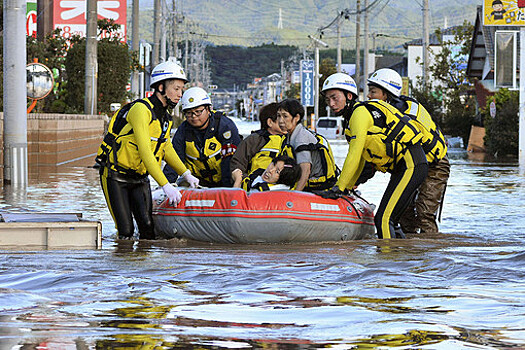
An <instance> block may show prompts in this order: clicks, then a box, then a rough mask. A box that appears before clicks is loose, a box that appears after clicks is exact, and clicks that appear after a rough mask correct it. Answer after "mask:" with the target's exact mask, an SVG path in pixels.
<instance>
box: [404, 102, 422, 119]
mask: <svg viewBox="0 0 525 350" xmlns="http://www.w3.org/2000/svg"><path fill="white" fill-rule="evenodd" d="M409 105H410V109H409V110H408V111H406V114H410V115H413V116H415V117H417V110H418V109H419V105H418V104H417V103H409Z"/></svg>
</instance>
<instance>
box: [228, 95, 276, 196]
mask: <svg viewBox="0 0 525 350" xmlns="http://www.w3.org/2000/svg"><path fill="white" fill-rule="evenodd" d="M277 107H278V104H277V103H276V102H272V103H269V104H267V105H265V106H263V107H262V108H261V110H260V112H259V121H260V122H261V129H259V130H257V131H254V132H252V133H251V134H250V135H249V136H248V137H246V138H245V139H244V140H242V141H241V143H240V144H239V146H238V147H237V151H236V152H235V154H234V155H233V157H232V160H231V163H230V167H231V169H234V170H233V171H232V179H233V187H242V188H243V189H244V190H248V189H249V188H248V186H249V184H250V183H251V180H250V178H249V176H250V175H251V174H253V173H255V172H262V171H264V169H266V167H268V165H269V164H270V163H271V162H272V159H273V158H275V157H276V156H277V155H279V154H280V153H281V148H282V144H283V140H284V133H283V131H282V130H281V128H280V127H279V123H278V122H277Z"/></svg>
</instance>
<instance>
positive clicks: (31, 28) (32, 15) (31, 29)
mask: <svg viewBox="0 0 525 350" xmlns="http://www.w3.org/2000/svg"><path fill="white" fill-rule="evenodd" d="M26 35H28V36H36V11H31V12H29V13H28V14H27V18H26Z"/></svg>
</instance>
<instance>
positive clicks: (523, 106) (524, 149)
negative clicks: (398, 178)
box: [4, 27, 525, 175]
mask: <svg viewBox="0 0 525 350" xmlns="http://www.w3.org/2000/svg"><path fill="white" fill-rule="evenodd" d="M524 43H525V27H520V67H525V45H524ZM4 52H5V51H4ZM4 101H5V99H4ZM519 102H520V103H519V106H520V107H519V123H518V129H519V134H518V135H519V141H518V149H519V150H518V152H519V153H518V157H519V158H518V160H519V165H520V174H522V175H524V174H525V69H523V68H521V69H520V96H519ZM4 103H5V102H4Z"/></svg>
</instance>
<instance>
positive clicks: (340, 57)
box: [336, 15, 343, 73]
mask: <svg viewBox="0 0 525 350" xmlns="http://www.w3.org/2000/svg"><path fill="white" fill-rule="evenodd" d="M336 28H337V73H341V66H342V64H343V57H342V55H341V15H339V16H337V27H336Z"/></svg>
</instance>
